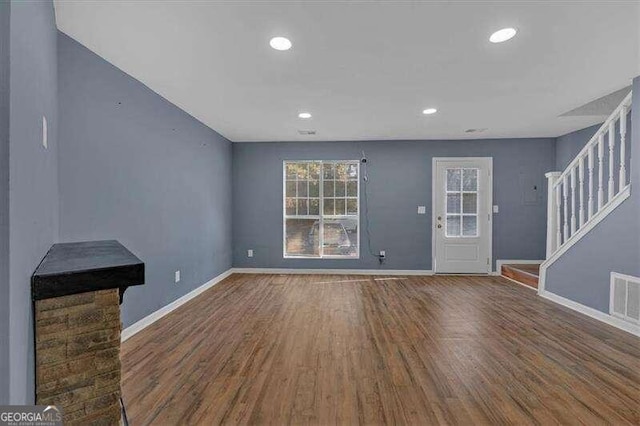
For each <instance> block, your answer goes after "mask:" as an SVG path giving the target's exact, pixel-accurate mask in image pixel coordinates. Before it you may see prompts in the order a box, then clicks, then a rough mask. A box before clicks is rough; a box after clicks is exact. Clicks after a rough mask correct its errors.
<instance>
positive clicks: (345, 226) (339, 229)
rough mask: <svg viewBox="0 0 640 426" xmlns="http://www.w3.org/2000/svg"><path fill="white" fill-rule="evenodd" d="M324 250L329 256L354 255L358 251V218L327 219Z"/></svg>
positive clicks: (324, 229) (324, 230)
mask: <svg viewBox="0 0 640 426" xmlns="http://www.w3.org/2000/svg"><path fill="white" fill-rule="evenodd" d="M323 233H324V244H323V251H324V254H325V255H327V256H353V257H355V256H356V255H357V252H358V219H357V218H348V219H325V220H324V228H323Z"/></svg>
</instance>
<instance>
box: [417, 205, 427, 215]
mask: <svg viewBox="0 0 640 426" xmlns="http://www.w3.org/2000/svg"><path fill="white" fill-rule="evenodd" d="M418 214H427V207H426V206H418Z"/></svg>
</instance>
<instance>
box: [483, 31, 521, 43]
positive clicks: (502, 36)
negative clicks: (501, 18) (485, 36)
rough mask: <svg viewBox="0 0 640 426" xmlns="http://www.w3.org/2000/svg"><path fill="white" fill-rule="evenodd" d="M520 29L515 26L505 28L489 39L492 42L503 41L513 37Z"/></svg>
mask: <svg viewBox="0 0 640 426" xmlns="http://www.w3.org/2000/svg"><path fill="white" fill-rule="evenodd" d="M517 32H518V31H517V30H516V29H515V28H503V29H501V30H498V31H496V32H495V33H493V34H491V37H489V41H490V42H491V43H502V42H503V41H507V40H510V39H512V38H513V36H515V35H516V33H517Z"/></svg>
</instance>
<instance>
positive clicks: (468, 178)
mask: <svg viewBox="0 0 640 426" xmlns="http://www.w3.org/2000/svg"><path fill="white" fill-rule="evenodd" d="M462 177H463V179H462V189H463V190H464V191H477V190H478V169H464V171H463V173H462Z"/></svg>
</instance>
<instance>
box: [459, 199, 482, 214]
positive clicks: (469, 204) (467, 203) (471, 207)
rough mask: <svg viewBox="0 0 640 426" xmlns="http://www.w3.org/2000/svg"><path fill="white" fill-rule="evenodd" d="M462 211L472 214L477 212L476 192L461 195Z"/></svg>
mask: <svg viewBox="0 0 640 426" xmlns="http://www.w3.org/2000/svg"><path fill="white" fill-rule="evenodd" d="M462 212H463V213H473V214H476V213H478V194H463V195H462Z"/></svg>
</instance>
